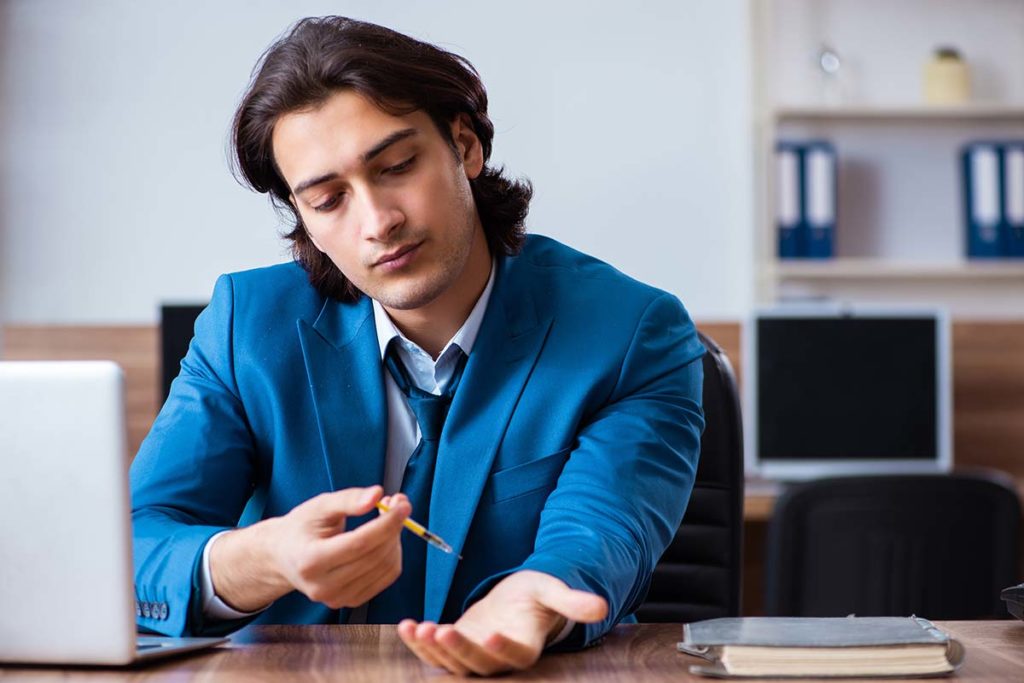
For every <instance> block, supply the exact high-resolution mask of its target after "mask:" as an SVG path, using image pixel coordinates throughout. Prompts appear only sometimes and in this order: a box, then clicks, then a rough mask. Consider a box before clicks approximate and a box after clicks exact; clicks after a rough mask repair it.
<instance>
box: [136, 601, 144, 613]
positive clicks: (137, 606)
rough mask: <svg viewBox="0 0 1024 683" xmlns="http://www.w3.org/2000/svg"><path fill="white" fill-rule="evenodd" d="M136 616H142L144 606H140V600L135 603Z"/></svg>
mask: <svg viewBox="0 0 1024 683" xmlns="http://www.w3.org/2000/svg"><path fill="white" fill-rule="evenodd" d="M135 616H137V617H141V616H142V605H140V604H139V601H138V600H136V601H135Z"/></svg>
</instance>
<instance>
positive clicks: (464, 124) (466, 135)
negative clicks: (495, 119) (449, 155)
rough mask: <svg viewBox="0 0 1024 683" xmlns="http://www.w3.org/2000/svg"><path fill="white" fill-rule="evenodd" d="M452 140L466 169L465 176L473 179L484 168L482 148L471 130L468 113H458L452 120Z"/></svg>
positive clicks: (478, 139)
mask: <svg viewBox="0 0 1024 683" xmlns="http://www.w3.org/2000/svg"><path fill="white" fill-rule="evenodd" d="M452 141H453V142H454V143H455V150H456V151H457V152H458V154H459V160H460V161H461V162H462V167H463V168H465V169H466V177H467V178H469V179H470V180H473V179H474V178H476V177H477V176H479V175H480V172H481V171H483V169H484V148H483V145H481V144H480V138H478V137H477V135H476V131H475V130H473V122H472V121H471V120H470V118H469V114H466V113H462V114H459V115H458V116H456V117H455V118H454V119H453V120H452Z"/></svg>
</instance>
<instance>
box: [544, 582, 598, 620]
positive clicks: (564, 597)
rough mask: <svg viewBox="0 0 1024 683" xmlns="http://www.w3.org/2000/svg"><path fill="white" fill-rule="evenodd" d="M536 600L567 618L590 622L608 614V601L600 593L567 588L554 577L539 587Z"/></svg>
mask: <svg viewBox="0 0 1024 683" xmlns="http://www.w3.org/2000/svg"><path fill="white" fill-rule="evenodd" d="M537 602H539V603H540V604H541V605H543V606H544V607H547V608H548V609H550V610H552V611H554V612H557V613H558V614H561V615H562V616H563V617H566V618H567V619H571V620H573V621H576V622H579V623H583V624H592V623H594V622H597V621H601V620H602V619H604V618H605V617H606V616H608V602H607V601H606V600H605V599H604V598H602V597H601V596H600V595H596V594H594V593H588V592H587V591H581V590H576V589H574V588H569V587H568V586H567V585H565V584H564V583H563V582H562V581H559V580H557V579H555V580H554V581H551V582H547V581H545V582H544V584H543V585H542V586H541V587H540V590H539V591H538V593H537Z"/></svg>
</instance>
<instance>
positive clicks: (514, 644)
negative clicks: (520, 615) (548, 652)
mask: <svg viewBox="0 0 1024 683" xmlns="http://www.w3.org/2000/svg"><path fill="white" fill-rule="evenodd" d="M483 646H484V648H485V649H486V650H487V651H488V652H490V653H491V654H492V655H493V656H495V657H497V658H498V659H501V660H502V661H504V662H507V663H508V666H509V668H512V669H528V668H530V667H531V666H533V665H534V664H536V663H537V660H538V659H540V653H539V652H537V650H536V649H535V648H532V647H530V646H529V645H526V644H525V643H520V642H519V641H517V640H512V639H511V638H509V637H508V636H506V635H504V634H502V633H492V634H491V635H489V636H487V638H486V639H485V640H484V643H483Z"/></svg>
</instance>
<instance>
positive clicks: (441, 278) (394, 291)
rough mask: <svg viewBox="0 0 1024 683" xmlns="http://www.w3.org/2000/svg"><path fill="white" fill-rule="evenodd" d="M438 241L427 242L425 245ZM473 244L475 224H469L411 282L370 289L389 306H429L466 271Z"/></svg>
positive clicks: (370, 294) (371, 294)
mask: <svg viewBox="0 0 1024 683" xmlns="http://www.w3.org/2000/svg"><path fill="white" fill-rule="evenodd" d="M429 244H435V245H436V244H437V243H436V242H435V243H431V242H427V243H425V244H424V245H423V246H427V245H429ZM472 247H473V228H472V226H471V225H469V226H467V228H466V229H464V230H463V231H462V232H461V234H459V235H458V236H453V237H451V238H450V239H449V240H448V241H447V243H446V244H444V245H442V246H441V248H440V249H439V250H435V252H434V254H433V259H432V262H431V263H430V264H429V266H430V269H429V272H427V273H424V274H423V275H421V276H419V277H416V278H414V279H413V280H412V281H411V282H407V283H394V284H392V285H390V286H388V285H387V284H382V285H381V286H380V287H378V288H376V289H377V291H376V292H366V293H367V294H368V295H369V296H370V298H372V299H375V300H376V301H378V302H379V303H380V304H381V305H383V306H385V307H386V308H391V309H394V310H397V311H408V310H413V309H416V308H421V307H423V306H426V305H427V304H429V303H430V302H432V301H434V300H435V299H437V298H438V297H439V296H441V295H442V294H443V293H444V292H445V291H447V290H448V289H449V288H450V287H451V286H452V285H454V284H455V282H456V281H457V280H458V279H459V276H461V275H462V273H463V271H464V270H465V269H466V265H467V264H468V263H469V254H470V251H471V250H472Z"/></svg>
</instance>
